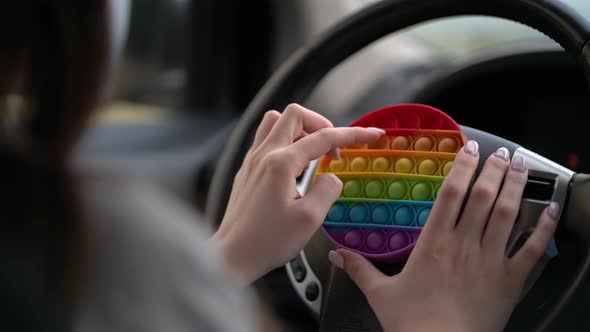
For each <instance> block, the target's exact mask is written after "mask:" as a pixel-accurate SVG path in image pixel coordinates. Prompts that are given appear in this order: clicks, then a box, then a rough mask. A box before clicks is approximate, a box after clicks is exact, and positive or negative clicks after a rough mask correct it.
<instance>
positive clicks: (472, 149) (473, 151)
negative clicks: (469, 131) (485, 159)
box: [465, 141, 479, 157]
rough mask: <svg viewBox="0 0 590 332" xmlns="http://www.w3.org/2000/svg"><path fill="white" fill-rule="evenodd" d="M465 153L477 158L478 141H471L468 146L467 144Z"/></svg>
mask: <svg viewBox="0 0 590 332" xmlns="http://www.w3.org/2000/svg"><path fill="white" fill-rule="evenodd" d="M465 152H467V153H469V154H470V155H472V156H475V157H477V155H478V153H479V145H478V144H477V142H476V141H469V142H467V144H465Z"/></svg>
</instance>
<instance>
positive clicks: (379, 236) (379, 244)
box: [366, 230, 387, 252]
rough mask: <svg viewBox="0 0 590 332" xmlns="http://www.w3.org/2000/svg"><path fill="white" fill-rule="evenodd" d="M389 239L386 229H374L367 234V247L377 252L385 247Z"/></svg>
mask: <svg viewBox="0 0 590 332" xmlns="http://www.w3.org/2000/svg"><path fill="white" fill-rule="evenodd" d="M386 241H387V235H386V234H385V232H384V231H381V230H374V231H371V232H369V234H368V235H367V242H366V243H367V244H366V245H367V249H369V251H372V252H377V251H380V250H382V249H383V248H384V247H385V242H386Z"/></svg>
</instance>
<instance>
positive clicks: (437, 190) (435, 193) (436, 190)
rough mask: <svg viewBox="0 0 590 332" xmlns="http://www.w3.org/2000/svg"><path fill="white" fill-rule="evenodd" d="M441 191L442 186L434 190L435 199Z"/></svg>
mask: <svg viewBox="0 0 590 332" xmlns="http://www.w3.org/2000/svg"><path fill="white" fill-rule="evenodd" d="M439 191H440V186H438V187H436V189H435V190H434V197H438V192H439Z"/></svg>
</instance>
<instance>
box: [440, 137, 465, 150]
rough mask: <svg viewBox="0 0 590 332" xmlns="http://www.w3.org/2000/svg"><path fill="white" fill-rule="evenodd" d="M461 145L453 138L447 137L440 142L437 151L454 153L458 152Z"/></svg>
mask: <svg viewBox="0 0 590 332" xmlns="http://www.w3.org/2000/svg"><path fill="white" fill-rule="evenodd" d="M458 148H459V143H458V142H457V140H456V139H454V138H452V137H445V138H443V139H441V140H440V141H439V142H438V145H437V148H436V150H437V151H438V152H447V153H454V152H457V149H458Z"/></svg>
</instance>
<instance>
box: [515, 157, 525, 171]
mask: <svg viewBox="0 0 590 332" xmlns="http://www.w3.org/2000/svg"><path fill="white" fill-rule="evenodd" d="M512 169H513V170H515V171H517V172H520V173H524V171H525V170H526V160H524V157H523V156H516V157H514V159H512Z"/></svg>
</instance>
